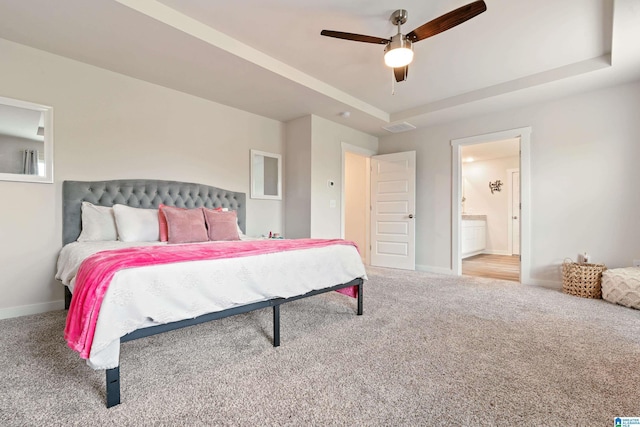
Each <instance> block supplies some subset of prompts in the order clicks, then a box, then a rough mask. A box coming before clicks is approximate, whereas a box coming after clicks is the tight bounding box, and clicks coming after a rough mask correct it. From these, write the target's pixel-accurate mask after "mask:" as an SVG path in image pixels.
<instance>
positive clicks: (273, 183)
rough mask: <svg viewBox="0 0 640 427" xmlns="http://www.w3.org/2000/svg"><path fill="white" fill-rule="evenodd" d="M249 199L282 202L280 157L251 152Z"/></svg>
mask: <svg viewBox="0 0 640 427" xmlns="http://www.w3.org/2000/svg"><path fill="white" fill-rule="evenodd" d="M251 198H252V199H272V200H282V156H281V155H280V154H274V153H267V152H265V151H258V150H251Z"/></svg>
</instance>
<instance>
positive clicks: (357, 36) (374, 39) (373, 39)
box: [320, 30, 391, 44]
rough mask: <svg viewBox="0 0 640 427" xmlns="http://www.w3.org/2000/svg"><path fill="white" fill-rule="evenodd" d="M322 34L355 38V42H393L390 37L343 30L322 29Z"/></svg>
mask: <svg viewBox="0 0 640 427" xmlns="http://www.w3.org/2000/svg"><path fill="white" fill-rule="evenodd" d="M320 35H322V36H327V37H335V38H337V39H344V40H353V41H354V42H364V43H374V44H387V43H389V42H391V40H389V39H383V38H380V37H373V36H363V35H362V34H353V33H343V32H341V31H330V30H322V32H320Z"/></svg>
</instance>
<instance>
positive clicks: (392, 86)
mask: <svg viewBox="0 0 640 427" xmlns="http://www.w3.org/2000/svg"><path fill="white" fill-rule="evenodd" d="M395 94H396V79H395V75H394V74H393V68H392V69H391V95H395Z"/></svg>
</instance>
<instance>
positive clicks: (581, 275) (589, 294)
mask: <svg viewBox="0 0 640 427" xmlns="http://www.w3.org/2000/svg"><path fill="white" fill-rule="evenodd" d="M606 269H607V267H606V266H605V265H604V264H589V263H577V262H573V261H572V260H570V259H566V260H565V261H564V262H563V263H562V292H564V293H565V294H569V295H575V296H578V297H583V298H602V289H601V287H600V284H601V280H602V272H603V271H605V270H606Z"/></svg>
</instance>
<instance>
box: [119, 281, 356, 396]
mask: <svg viewBox="0 0 640 427" xmlns="http://www.w3.org/2000/svg"><path fill="white" fill-rule="evenodd" d="M363 282H364V280H363V279H361V278H358V279H354V280H352V281H350V282H348V283H344V284H341V285H336V286H332V287H330V288H324V289H318V290H315V291H311V292H308V293H306V294H304V295H298V296H295V297H290V298H276V299H272V300H268V301H260V302H256V303H253V304H247V305H242V306H239V307H233V308H229V309H227V310H223V311H218V312H215V313H208V314H203V315H202V316H199V317H196V318H194V319H186V320H181V321H178V322H172V323H167V324H165V325H157V326H151V327H149V328H143V329H138V330H136V331H133V332H131V333H130V334H127V335H125V336H123V337H122V338H120V343H123V342H127V341H132V340H136V339H138V338H144V337H148V336H151V335H156V334H160V333H162V332H167V331H172V330H175V329H180V328H184V327H187V326H193V325H197V324H200V323H204V322H209V321H211V320H216V319H222V318H224V317H229V316H235V315H236V314H242V313H248V312H250V311H254V310H259V309H262V308H266V307H273V346H274V347H278V346H279V345H280V306H281V305H282V304H284V303H286V302H291V301H295V300H299V299H302V298H307V297H311V296H314V295H319V294H323V293H326V292H331V291H336V290H338V289H343V288H348V287H351V286H357V287H358V309H357V313H358V315H359V316H361V315H362V313H363V298H362V288H363V286H362V285H363ZM106 384H107V408H111V407H112V406H115V405H118V404H120V367H119V366H116V367H115V368H112V369H107V370H106Z"/></svg>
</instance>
